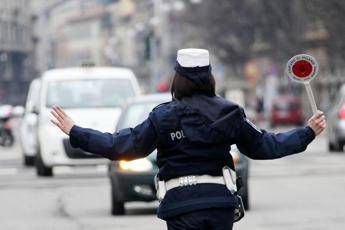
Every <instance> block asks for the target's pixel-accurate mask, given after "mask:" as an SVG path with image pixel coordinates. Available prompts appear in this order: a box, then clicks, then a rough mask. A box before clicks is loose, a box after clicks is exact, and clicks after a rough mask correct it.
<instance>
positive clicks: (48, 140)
mask: <svg viewBox="0 0 345 230" xmlns="http://www.w3.org/2000/svg"><path fill="white" fill-rule="evenodd" d="M139 94H140V89H139V85H138V82H137V80H136V78H135V76H134V74H133V72H132V71H131V70H129V69H125V68H111V67H91V68H66V69H55V70H50V71H47V72H45V73H44V74H43V76H42V78H41V91H40V102H39V111H38V153H37V156H36V164H35V165H36V172H37V174H38V175H39V176H52V175H53V170H52V169H53V167H54V166H63V165H64V166H76V165H99V164H106V163H107V162H108V161H107V160H105V159H102V158H100V157H98V156H96V155H93V154H90V153H86V152H83V151H82V150H80V149H75V148H72V146H71V145H70V143H69V139H68V136H66V135H65V134H63V133H62V132H61V131H60V130H58V129H57V128H56V127H55V126H54V125H53V124H52V123H51V119H52V116H51V114H50V111H51V107H52V106H53V105H59V106H61V107H63V108H64V109H65V111H66V112H67V113H68V114H69V115H70V116H71V117H72V119H74V121H75V122H76V124H78V125H80V126H83V127H89V128H94V129H97V130H100V131H103V132H114V131H115V126H116V124H117V121H118V119H119V116H120V113H121V106H122V105H123V104H124V103H125V101H126V100H127V99H128V98H130V97H133V96H137V95H139Z"/></svg>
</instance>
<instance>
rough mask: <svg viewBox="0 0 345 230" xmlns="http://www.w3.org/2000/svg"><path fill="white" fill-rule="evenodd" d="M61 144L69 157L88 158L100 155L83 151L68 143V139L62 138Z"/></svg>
mask: <svg viewBox="0 0 345 230" xmlns="http://www.w3.org/2000/svg"><path fill="white" fill-rule="evenodd" d="M63 146H64V148H65V152H66V154H67V156H68V157H69V158H71V159H89V158H100V156H97V155H94V154H92V153H88V152H85V151H83V150H81V149H79V148H73V147H72V146H71V144H70V143H69V139H64V140H63Z"/></svg>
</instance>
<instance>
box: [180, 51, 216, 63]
mask: <svg viewBox="0 0 345 230" xmlns="http://www.w3.org/2000/svg"><path fill="white" fill-rule="evenodd" d="M177 62H178V63H179V64H180V65H181V66H182V67H202V66H209V65H210V55H209V52H208V50H205V49H180V50H178V51H177Z"/></svg>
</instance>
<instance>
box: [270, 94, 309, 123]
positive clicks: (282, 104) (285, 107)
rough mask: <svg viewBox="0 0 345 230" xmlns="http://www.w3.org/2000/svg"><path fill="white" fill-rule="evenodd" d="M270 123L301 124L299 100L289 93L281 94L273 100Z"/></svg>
mask: <svg viewBox="0 0 345 230" xmlns="http://www.w3.org/2000/svg"><path fill="white" fill-rule="evenodd" d="M270 119H271V120H270V125H271V127H274V126H276V125H283V124H284V125H285V124H293V125H298V126H301V125H303V124H304V116H303V110H302V106H301V100H300V99H299V98H298V97H295V96H291V95H282V96H279V97H277V98H276V99H275V100H273V103H272V109H271V117H270Z"/></svg>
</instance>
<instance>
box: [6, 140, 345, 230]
mask: <svg viewBox="0 0 345 230" xmlns="http://www.w3.org/2000/svg"><path fill="white" fill-rule="evenodd" d="M21 162H22V160H21V153H20V149H19V147H18V146H15V147H14V148H11V149H4V148H0V229H1V230H41V229H42V230H53V229H59V230H60V229H64V230H74V229H75V230H91V229H92V230H94V229H97V230H98V229H99V230H108V229H121V230H122V229H124V230H125V229H140V230H146V229H147V230H148V229H150V230H156V229H166V227H165V223H164V222H163V221H161V220H159V219H157V218H156V216H155V207H156V206H157V203H150V204H146V203H132V204H129V205H127V210H128V214H127V215H126V216H118V217H113V216H111V215H110V186H109V181H108V178H107V173H106V168H105V167H98V168H96V167H88V168H64V167H61V168H57V169H56V170H55V169H54V170H55V171H54V173H55V176H54V177H53V178H38V177H37V176H36V174H35V171H34V169H33V168H26V167H23V166H22V163H21ZM250 163H251V165H250V166H251V168H250V199H251V210H250V211H249V212H247V214H246V218H245V219H244V220H242V221H241V222H240V223H237V224H235V227H234V229H235V230H245V229H246V230H248V229H254V230H273V229H274V230H278V229H282V230H288V229H289V230H321V229H322V230H324V229H327V230H343V229H345V154H344V153H329V152H328V151H327V148H326V139H325V137H324V136H322V137H320V138H318V139H317V140H316V141H315V142H313V143H312V144H311V145H310V146H309V148H308V150H307V151H306V152H305V153H302V154H299V155H295V156H290V157H287V158H284V159H280V160H275V161H251V162H250Z"/></svg>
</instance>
